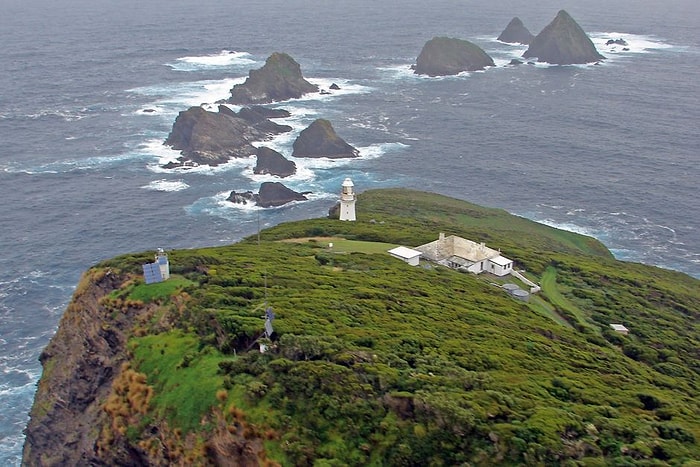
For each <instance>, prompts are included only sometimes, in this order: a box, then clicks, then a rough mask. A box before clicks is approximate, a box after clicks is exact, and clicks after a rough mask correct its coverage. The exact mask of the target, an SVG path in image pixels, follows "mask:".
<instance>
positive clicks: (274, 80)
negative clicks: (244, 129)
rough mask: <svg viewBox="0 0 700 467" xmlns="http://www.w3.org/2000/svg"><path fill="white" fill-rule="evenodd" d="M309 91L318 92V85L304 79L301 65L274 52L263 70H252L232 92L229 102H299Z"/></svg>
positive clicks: (288, 57) (284, 55) (285, 55)
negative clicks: (294, 100) (297, 100)
mask: <svg viewBox="0 0 700 467" xmlns="http://www.w3.org/2000/svg"><path fill="white" fill-rule="evenodd" d="M310 92H318V86H316V85H314V84H311V83H309V82H308V81H306V80H305V79H304V77H303V76H302V74H301V67H300V66H299V64H298V63H297V62H296V61H295V60H294V59H293V58H292V57H290V56H289V55H287V54H285V53H279V52H275V53H273V54H272V55H270V56H269V57H268V59H267V61H266V62H265V65H264V66H263V67H262V68H260V69H257V70H250V72H249V74H248V78H247V79H246V80H245V82H244V83H243V84H237V85H235V86H234V87H233V89H231V97H230V98H229V102H230V103H232V104H244V105H245V104H265V103H268V102H275V101H283V100H287V99H298V98H299V97H301V96H303V95H304V94H308V93H310Z"/></svg>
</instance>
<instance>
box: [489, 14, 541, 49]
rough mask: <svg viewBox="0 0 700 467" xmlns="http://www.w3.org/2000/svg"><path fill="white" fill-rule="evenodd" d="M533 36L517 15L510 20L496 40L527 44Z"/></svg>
mask: <svg viewBox="0 0 700 467" xmlns="http://www.w3.org/2000/svg"><path fill="white" fill-rule="evenodd" d="M534 37H535V35H534V34H532V33H531V32H530V31H529V30H528V29H527V28H526V27H525V25H524V24H523V22H522V21H521V20H520V18H518V17H517V16H516V17H515V18H513V19H512V20H510V23H508V26H506V28H505V29H504V30H503V32H502V33H501V35H500V36H498V38H497V40H499V41H501V42H507V43H509V44H526V45H527V44H529V43H530V42H531V41H532V39H533V38H534Z"/></svg>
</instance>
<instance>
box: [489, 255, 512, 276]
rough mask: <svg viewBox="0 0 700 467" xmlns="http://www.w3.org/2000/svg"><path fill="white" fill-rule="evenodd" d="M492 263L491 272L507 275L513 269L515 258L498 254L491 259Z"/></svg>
mask: <svg viewBox="0 0 700 467" xmlns="http://www.w3.org/2000/svg"><path fill="white" fill-rule="evenodd" d="M489 263H491V271H490V272H491V273H493V274H495V275H497V276H505V275H506V274H510V273H511V272H512V271H513V260H512V259H508V258H506V257H505V256H501V255H498V256H496V257H495V258H491V259H489Z"/></svg>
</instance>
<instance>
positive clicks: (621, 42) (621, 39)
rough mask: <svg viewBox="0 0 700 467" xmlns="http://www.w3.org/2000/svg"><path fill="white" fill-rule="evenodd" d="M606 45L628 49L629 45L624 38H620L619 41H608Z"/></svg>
mask: <svg viewBox="0 0 700 467" xmlns="http://www.w3.org/2000/svg"><path fill="white" fill-rule="evenodd" d="M605 45H622V46H625V47H627V45H628V44H627V41H626V40H624V39H623V38H619V39H608V40H607V41H606V42H605Z"/></svg>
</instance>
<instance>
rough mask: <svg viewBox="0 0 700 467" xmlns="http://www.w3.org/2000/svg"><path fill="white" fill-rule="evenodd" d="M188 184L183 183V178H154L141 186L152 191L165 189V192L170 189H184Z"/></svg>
mask: <svg viewBox="0 0 700 467" xmlns="http://www.w3.org/2000/svg"><path fill="white" fill-rule="evenodd" d="M189 187H190V186H189V185H188V184H187V183H185V182H184V181H183V180H166V179H161V180H154V181H152V182H151V183H149V184H148V185H144V186H142V187H141V188H144V189H146V190H153V191H165V192H172V191H182V190H186V189H187V188H189Z"/></svg>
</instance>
